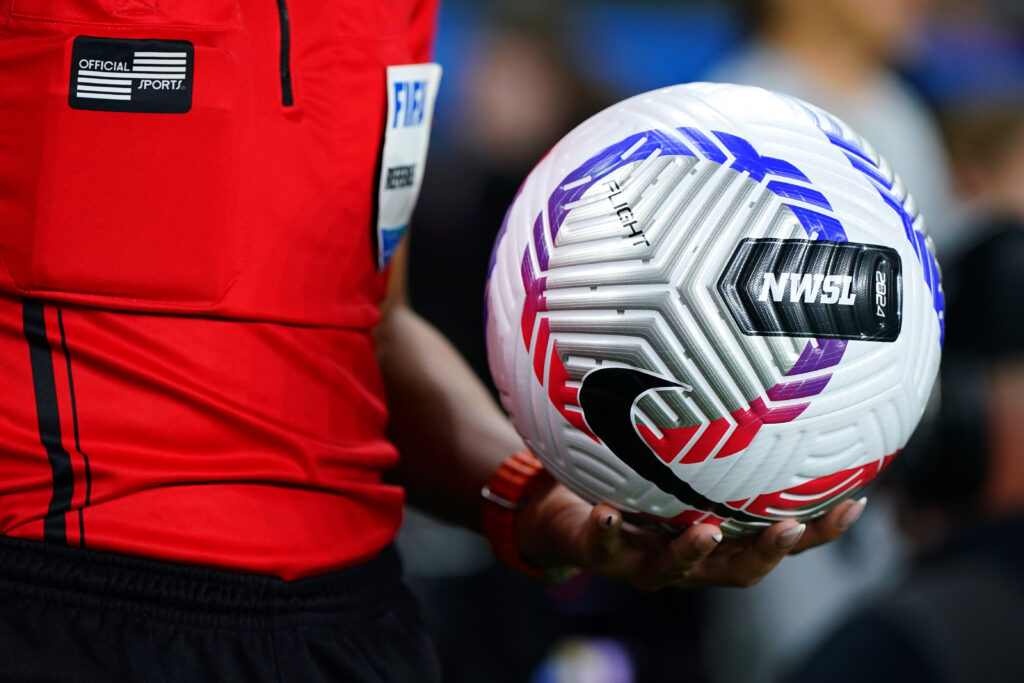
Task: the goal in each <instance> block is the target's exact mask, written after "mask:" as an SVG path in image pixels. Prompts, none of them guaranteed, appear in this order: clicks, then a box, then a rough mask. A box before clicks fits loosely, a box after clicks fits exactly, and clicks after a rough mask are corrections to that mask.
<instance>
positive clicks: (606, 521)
mask: <svg viewBox="0 0 1024 683" xmlns="http://www.w3.org/2000/svg"><path fill="white" fill-rule="evenodd" d="M614 525H615V515H605V516H604V517H602V518H601V526H603V527H604V528H605V529H611V528H612V526H614Z"/></svg>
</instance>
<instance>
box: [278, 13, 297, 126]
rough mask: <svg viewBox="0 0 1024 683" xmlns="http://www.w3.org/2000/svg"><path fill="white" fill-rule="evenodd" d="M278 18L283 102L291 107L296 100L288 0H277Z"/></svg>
mask: <svg viewBox="0 0 1024 683" xmlns="http://www.w3.org/2000/svg"><path fill="white" fill-rule="evenodd" d="M277 18H278V20H279V21H280V24H281V64H280V68H281V104H282V105H284V106H285V107H291V106H293V105H294V104H295V100H294V98H293V97H292V67H291V63H290V61H291V60H290V52H291V26H290V25H289V22H288V3H287V0H277Z"/></svg>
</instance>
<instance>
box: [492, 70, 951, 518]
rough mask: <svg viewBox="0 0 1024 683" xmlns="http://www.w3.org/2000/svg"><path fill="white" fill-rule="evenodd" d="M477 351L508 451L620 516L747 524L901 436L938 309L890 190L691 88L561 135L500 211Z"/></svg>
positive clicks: (867, 167)
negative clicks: (531, 458) (482, 349)
mask: <svg viewBox="0 0 1024 683" xmlns="http://www.w3.org/2000/svg"><path fill="white" fill-rule="evenodd" d="M485 298H486V325H487V345H488V360H489V363H490V367H491V372H492V375H493V377H494V381H495V383H496V385H497V387H498V390H499V392H500V396H501V401H502V404H503V405H504V407H505V409H506V410H507V411H508V413H509V414H510V416H511V418H512V421H513V423H514V424H515V426H516V428H517V429H518V430H519V433H520V434H521V435H522V437H523V439H524V440H525V441H526V443H527V445H528V446H529V447H530V448H531V449H532V450H533V452H534V453H535V454H536V455H537V457H538V458H540V459H541V461H543V462H544V464H545V466H546V467H547V468H548V469H549V470H550V471H551V472H552V473H553V474H554V475H555V477H556V478H557V479H558V480H560V481H561V482H562V483H564V484H565V485H566V486H567V487H569V488H570V489H571V490H573V491H574V492H576V493H577V494H579V495H580V496H582V497H583V498H585V499H587V500H589V501H592V502H597V501H604V502H608V503H611V504H613V505H615V506H616V507H618V508H620V509H621V510H623V511H624V512H625V513H627V515H628V519H630V520H631V521H633V522H640V523H644V524H647V525H649V526H653V527H656V528H664V529H675V530H677V529H679V528H680V527H683V526H685V525H690V524H695V523H698V522H710V523H715V524H720V525H721V526H722V528H723V530H725V531H727V532H729V533H732V534H744V533H752V532H755V531H757V530H759V529H760V528H763V527H764V526H767V525H768V524H771V523H772V522H774V521H778V520H782V519H788V518H793V519H797V520H801V521H804V520H809V519H812V518H814V517H816V516H818V515H820V514H823V513H824V512H825V511H826V510H827V509H829V508H830V507H832V506H833V505H835V504H836V503H838V502H840V501H841V500H844V499H846V498H848V497H850V496H852V495H854V494H855V493H856V492H857V491H858V490H860V489H861V488H862V487H863V486H864V485H865V484H867V483H868V482H869V481H870V480H871V479H872V478H873V477H875V476H876V475H877V474H878V473H879V472H880V471H881V470H882V469H883V468H884V467H885V466H886V465H887V464H888V463H889V461H890V460H891V459H892V457H893V456H894V455H895V454H896V453H898V452H899V450H900V449H901V448H902V447H903V446H904V445H905V444H906V442H907V439H908V438H909V437H910V435H911V433H912V432H913V430H914V428H915V426H916V425H917V423H918V421H919V419H920V417H921V414H922V412H923V410H924V407H925V403H926V401H927V399H928V395H929V393H930V391H931V388H932V384H933V383H934V381H935V375H936V372H937V371H938V365H939V357H940V354H941V347H942V337H943V327H944V325H943V315H944V298H943V293H942V284H941V280H940V273H939V267H938V265H937V263H936V261H935V257H934V248H933V245H932V242H931V240H930V239H929V237H928V235H927V233H926V232H925V228H924V222H923V219H922V218H921V216H920V215H919V214H918V212H917V208H916V206H915V204H914V201H913V199H912V198H911V197H910V195H909V194H908V193H907V190H906V188H905V187H904V185H903V183H902V181H901V180H900V179H899V178H898V177H897V176H896V175H895V174H894V172H893V171H892V169H891V168H890V167H889V165H888V164H887V163H886V162H885V160H884V159H882V158H881V157H879V155H878V154H877V153H876V152H875V151H874V150H873V149H872V148H871V146H870V145H869V144H868V143H867V142H865V141H864V140H863V139H862V138H860V137H859V136H858V135H857V134H856V133H854V132H853V131H852V130H850V128H849V127H848V126H847V125H845V124H844V123H842V122H841V121H839V120H838V119H836V118H835V117H833V116H831V115H829V114H827V113H826V112H824V111H822V110H820V109H818V108H816V107H814V106H812V105H810V104H807V103H805V102H803V101H801V100H798V99H795V98H793V97H788V96H785V95H782V94H778V93H774V92H769V91H767V90H762V89H760V88H751V87H743V86H738V85H727V84H717V83H693V84H687V85H680V86H674V87H670V88H665V89H662V90H656V91H653V92H649V93H645V94H642V95H637V96H636V97H633V98H630V99H628V100H625V101H623V102H621V103H619V104H616V105H614V106H612V107H610V108H608V109H606V110H605V111H603V112H601V113H599V114H597V115H596V116H594V117H592V118H590V119H589V120H587V121H586V122H584V123H583V124H581V125H580V126H578V127H577V128H576V129H575V130H573V131H572V132H570V133H569V134H568V135H566V136H565V137H564V138H563V139H562V140H561V141H560V142H559V143H558V144H556V145H555V147H554V148H553V149H552V150H551V152H550V153H549V154H548V155H547V156H546V157H545V158H544V159H543V160H542V161H541V162H540V163H539V164H538V165H537V167H536V168H534V170H533V171H532V172H531V173H530V175H529V176H528V177H527V179H526V181H525V182H524V183H523V186H522V188H521V189H520V190H519V193H518V195H517V196H516V198H515V200H514V201H513V203H512V206H511V207H510V208H509V210H508V213H507V215H506V217H505V222H504V225H503V226H502V228H501V231H500V233H499V235H498V238H497V242H496V244H495V247H494V252H493V254H492V257H491V264H490V276H489V280H488V285H487V292H486V296H485Z"/></svg>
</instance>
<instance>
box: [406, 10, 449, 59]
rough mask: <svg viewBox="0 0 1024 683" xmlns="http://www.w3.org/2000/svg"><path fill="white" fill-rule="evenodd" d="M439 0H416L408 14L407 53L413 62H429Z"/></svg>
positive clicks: (435, 31)
mask: <svg viewBox="0 0 1024 683" xmlns="http://www.w3.org/2000/svg"><path fill="white" fill-rule="evenodd" d="M440 4H441V2H440V0H416V1H415V2H414V3H413V7H412V11H411V13H410V14H409V28H408V32H407V35H408V41H409V53H410V54H411V55H412V58H413V62H414V63H419V62H429V61H430V58H431V55H432V54H433V48H434V36H435V35H436V33H437V14H438V7H439V5H440Z"/></svg>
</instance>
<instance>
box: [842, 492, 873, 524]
mask: <svg viewBox="0 0 1024 683" xmlns="http://www.w3.org/2000/svg"><path fill="white" fill-rule="evenodd" d="M867 504H868V497H867V496H864V497H863V498H861V499H860V500H858V501H857V502H856V503H855V504H854V505H851V506H850V507H849V508H848V509H847V510H846V512H844V513H843V516H842V517H840V518H839V522H838V524H839V528H840V529H842V530H843V531H845V530H846V529H849V528H850V527H851V526H853V523H854V522H856V521H857V520H858V519H860V516H861V513H863V512H864V506H865V505H867Z"/></svg>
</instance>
